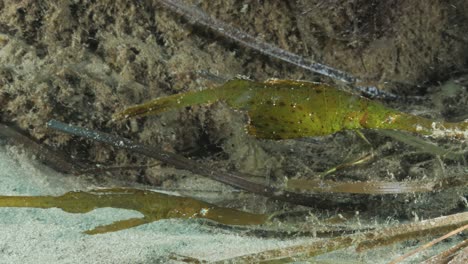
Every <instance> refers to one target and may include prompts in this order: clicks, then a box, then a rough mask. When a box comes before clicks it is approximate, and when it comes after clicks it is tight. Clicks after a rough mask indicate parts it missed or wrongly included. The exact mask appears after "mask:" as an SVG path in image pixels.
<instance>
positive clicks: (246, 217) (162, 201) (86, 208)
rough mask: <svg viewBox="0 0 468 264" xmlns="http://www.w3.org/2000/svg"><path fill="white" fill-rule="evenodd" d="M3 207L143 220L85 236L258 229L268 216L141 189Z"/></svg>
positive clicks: (3, 201) (33, 199)
mask: <svg viewBox="0 0 468 264" xmlns="http://www.w3.org/2000/svg"><path fill="white" fill-rule="evenodd" d="M0 207H33V208H60V209H62V210H63V211H65V212H69V213H87V212H90V211H92V210H94V209H97V208H104V207H112V208H122V209H128V210H135V211H138V212H140V213H142V214H143V217H142V218H131V219H127V220H121V221H116V222H114V223H112V224H109V225H104V226H98V227H96V228H94V229H92V230H88V231H85V232H84V233H86V234H89V235H93V234H101V233H107V232H114V231H119V230H123V229H128V228H132V227H135V226H139V225H142V224H147V223H151V222H154V221H157V220H160V219H167V218H206V219H210V220H213V221H216V222H219V223H222V224H226V225H258V224H262V223H264V222H265V221H266V220H267V215H263V214H252V213H247V212H242V211H239V210H235V209H230V208H223V207H218V206H215V205H212V204H209V203H205V202H202V201H198V200H195V199H192V198H186V197H179V196H172V195H168V194H163V193H158V192H153V191H145V190H139V189H126V188H115V189H102V190H94V191H89V192H84V191H78V192H68V193H66V194H64V195H62V196H0Z"/></svg>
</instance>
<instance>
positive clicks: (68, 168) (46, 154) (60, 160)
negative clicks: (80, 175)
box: [0, 123, 85, 173]
mask: <svg viewBox="0 0 468 264" xmlns="http://www.w3.org/2000/svg"><path fill="white" fill-rule="evenodd" d="M0 138H5V139H6V140H7V141H9V142H12V143H14V144H16V145H23V146H24V147H25V148H26V149H28V150H29V151H30V152H31V153H32V154H34V155H35V156H36V157H37V158H38V159H39V160H40V161H42V162H43V163H45V164H46V165H48V166H50V167H51V168H53V169H55V170H57V171H60V172H63V173H73V172H76V171H80V170H84V168H85V167H84V166H83V165H82V164H80V163H78V162H74V163H72V162H70V161H69V160H67V159H66V158H65V157H66V156H65V155H63V154H60V153H57V152H56V151H55V150H51V149H50V148H49V147H47V146H46V145H44V144H40V143H38V142H37V141H35V140H33V139H31V138H30V137H28V136H26V135H25V134H24V132H22V131H20V130H19V129H17V128H15V127H13V126H9V125H6V124H1V123H0Z"/></svg>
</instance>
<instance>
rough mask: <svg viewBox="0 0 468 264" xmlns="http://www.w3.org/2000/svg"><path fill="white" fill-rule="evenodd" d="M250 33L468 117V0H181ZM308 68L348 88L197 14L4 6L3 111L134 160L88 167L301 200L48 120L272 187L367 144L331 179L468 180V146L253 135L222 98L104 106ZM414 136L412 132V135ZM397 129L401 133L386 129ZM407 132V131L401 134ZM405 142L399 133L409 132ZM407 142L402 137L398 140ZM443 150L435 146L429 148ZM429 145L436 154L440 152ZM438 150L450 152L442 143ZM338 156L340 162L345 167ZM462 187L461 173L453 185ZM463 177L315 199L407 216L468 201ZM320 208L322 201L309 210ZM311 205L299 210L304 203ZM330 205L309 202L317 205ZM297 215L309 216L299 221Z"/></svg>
mask: <svg viewBox="0 0 468 264" xmlns="http://www.w3.org/2000/svg"><path fill="white" fill-rule="evenodd" d="M186 3H189V4H193V3H196V4H197V6H198V7H199V8H200V9H202V10H204V11H206V12H207V13H208V14H209V15H211V16H212V17H215V18H217V19H219V20H221V21H224V22H226V23H228V24H230V25H232V26H235V27H237V28H239V29H242V30H243V31H245V32H247V33H249V34H251V35H254V36H257V37H258V38H259V39H261V40H263V41H265V42H268V43H271V44H274V45H276V46H279V47H281V48H283V49H285V50H288V51H291V52H294V53H296V54H299V55H302V56H304V57H305V58H307V59H310V60H312V61H316V62H320V63H323V64H326V65H329V66H331V67H334V68H336V69H340V70H342V71H345V72H348V73H349V74H352V75H353V76H355V77H357V78H359V80H361V81H362V82H363V83H369V84H372V85H375V86H377V87H379V88H381V89H383V90H385V91H388V92H392V93H394V94H397V95H400V96H420V97H423V98H424V100H419V101H406V100H394V101H389V102H385V103H386V104H388V105H389V106H390V107H392V108H396V109H398V110H401V111H406V112H410V113H412V114H417V115H421V116H424V117H427V118H431V119H435V120H448V121H451V122H456V121H462V120H464V119H468V109H467V107H466V106H467V105H468V91H467V88H466V87H467V85H468V79H467V78H468V77H467V76H468V75H466V69H467V68H466V66H467V59H468V49H467V48H466V47H467V43H468V38H467V37H466V36H465V35H466V34H465V33H466V32H467V31H468V2H466V1H462V0H453V1H442V0H429V1H422V0H418V1H377V0H350V1H305V0H299V1H234V0H227V1H218V0H216V1H187V2H186ZM239 75H242V76H248V77H249V78H251V79H254V80H259V81H264V80H266V79H268V78H280V79H301V80H310V81H322V82H327V83H328V84H330V85H338V86H342V84H340V83H338V82H335V81H334V80H332V79H330V78H324V77H321V76H320V75H317V74H314V73H311V72H308V71H306V70H304V69H301V68H298V67H295V66H292V65H290V64H287V63H285V62H281V61H279V60H277V59H273V58H269V57H268V56H265V55H262V54H260V53H259V52H256V51H253V50H251V49H249V48H246V47H244V46H242V45H239V44H236V43H233V42H232V41H230V40H229V39H226V38H223V37H222V36H221V35H220V34H217V33H214V32H213V31H211V30H208V29H206V28H204V27H203V26H199V25H193V21H190V20H189V19H185V18H183V17H181V16H180V15H178V14H175V13H173V12H171V11H170V10H168V9H166V8H163V7H162V6H161V4H160V3H158V1H108V0H103V1H69V0H64V1H31V0H26V1H12V0H6V1H2V2H0V104H1V108H0V122H2V123H8V124H15V125H16V126H18V127H19V128H21V129H23V130H24V131H26V132H27V133H28V134H30V135H31V136H32V137H33V138H34V139H35V140H36V141H37V142H40V143H42V144H45V145H47V146H49V147H50V148H52V149H58V150H60V151H62V152H65V153H67V154H68V155H69V156H70V157H73V159H74V160H75V161H76V162H77V163H80V164H82V163H84V164H101V165H107V166H133V165H142V167H141V168H140V169H138V170H125V171H120V172H115V171H113V172H112V174H111V175H102V174H100V175H97V176H98V177H99V181H101V183H102V184H103V185H105V183H106V177H112V178H115V179H118V180H122V181H125V182H128V184H129V185H131V184H132V183H136V182H138V183H144V184H148V185H153V186H158V187H163V188H168V189H184V190H185V191H186V192H185V194H187V195H192V196H198V197H199V198H202V199H205V200H207V201H209V202H215V203H217V204H219V205H222V206H234V207H238V208H243V209H246V210H249V211H251V212H257V213H271V212H275V211H279V210H286V211H293V210H294V211H297V210H298V209H299V208H295V207H294V206H292V205H289V204H284V203H281V202H277V201H273V200H270V199H267V198H263V197H261V196H254V198H252V196H251V195H249V194H246V193H241V194H239V193H238V192H235V191H233V189H230V187H229V188H228V187H226V186H224V185H222V184H219V183H215V182H213V181H210V180H207V179H204V178H200V177H198V176H195V175H194V174H192V173H190V172H187V171H182V170H176V169H174V168H173V167H171V166H166V165H165V164H158V165H157V166H146V165H153V164H154V160H151V159H150V158H148V157H144V156H141V155H138V154H135V153H133V152H131V151H128V150H124V149H117V148H112V147H109V146H106V145H104V144H100V143H96V142H93V141H88V140H85V139H80V138H78V137H73V136H70V135H68V134H63V133H60V132H56V131H52V130H48V129H47V127H46V123H47V121H48V120H50V119H58V120H61V121H64V122H66V123H71V124H74V125H78V126H81V127H87V128H90V129H95V130H99V131H103V132H107V133H111V134H116V135H119V136H122V137H126V138H129V139H132V140H135V141H138V142H140V143H143V144H147V145H151V146H158V147H159V148H161V149H163V150H165V151H169V152H176V153H178V154H180V155H183V156H185V157H188V158H190V159H191V160H193V161H196V162H198V163H200V164H202V165H205V166H211V167H216V168H218V169H219V170H225V171H231V172H235V171H238V172H241V173H246V174H251V175H257V176H258V177H253V178H252V179H251V180H253V181H256V182H261V183H266V184H269V185H271V186H274V187H275V188H283V187H285V186H286V183H287V181H286V179H287V178H290V179H311V180H314V181H316V180H318V179H319V178H318V175H320V174H323V173H324V172H326V171H327V170H329V169H331V168H334V167H336V166H339V165H340V164H349V163H353V161H354V160H357V159H359V158H360V157H364V156H366V155H369V153H372V154H373V159H372V162H370V163H369V162H366V163H364V164H359V165H354V166H340V169H339V170H337V171H336V172H334V173H331V174H327V175H326V176H324V177H325V179H326V180H333V181H337V182H358V181H360V182H362V181H372V182H376V181H401V182H405V181H416V180H424V181H432V180H434V181H438V180H440V179H443V178H450V177H455V178H458V179H462V180H463V179H465V180H466V177H467V174H468V171H467V167H468V165H467V154H466V149H467V142H466V141H465V142H463V141H457V140H455V139H446V140H445V139H443V140H437V141H434V140H430V139H424V140H421V138H416V137H415V136H413V135H410V134H408V135H407V136H403V137H404V139H401V137H402V136H401V135H389V134H385V135H383V134H381V133H378V132H376V131H363V133H364V135H365V136H366V138H367V140H368V141H369V142H370V145H369V144H368V143H367V142H366V141H364V140H363V139H362V138H361V137H360V136H359V135H357V134H355V133H353V132H340V133H337V134H334V135H331V136H326V137H317V138H306V139H300V140H282V141H271V140H259V139H256V138H254V137H252V136H249V135H248V134H247V133H246V132H245V124H246V121H247V120H246V119H247V117H246V116H245V115H244V113H242V112H237V111H233V110H231V109H230V108H229V107H227V106H226V105H225V104H223V103H216V104H214V105H211V106H204V105H201V106H194V107H191V108H187V109H184V110H180V111H171V112H167V113H164V114H161V115H158V116H151V117H144V118H141V119H133V120H130V121H113V120H112V115H113V114H114V113H115V112H118V111H121V110H123V109H124V108H126V107H129V106H131V105H134V104H139V103H142V102H144V101H147V100H149V99H151V98H155V97H159V96H166V95H170V94H175V93H179V92H185V91H195V90H199V89H204V88H212V87H214V86H216V85H219V84H220V83H223V82H224V81H226V80H229V79H232V78H235V77H236V76H239ZM412 137H415V138H414V140H413V139H411V138H412ZM395 138H396V139H395ZM398 138H400V140H397V139H398ZM405 140H406V141H405ZM402 141H405V142H402ZM435 145H436V147H434V146H435ZM434 148H435V149H434ZM444 150H446V152H447V155H444V154H441V153H444ZM341 167H343V168H341ZM455 182H459V180H457V181H455ZM467 193H468V192H467V188H466V185H465V186H463V185H462V186H460V187H456V186H453V187H452V188H449V189H446V190H441V191H436V192H429V193H417V194H401V195H361V194H329V193H324V194H321V195H323V196H324V197H326V199H324V200H327V201H329V200H330V199H332V200H333V199H334V200H336V206H335V205H334V204H333V203H330V204H329V212H335V211H336V212H337V211H343V210H344V211H346V209H349V208H340V206H338V205H339V204H346V203H347V202H348V201H352V202H353V203H354V204H361V205H365V208H366V210H364V211H361V212H360V216H361V220H366V217H367V218H368V219H367V220H371V219H372V221H374V219H377V220H384V219H387V218H395V219H402V220H405V219H414V218H418V217H419V218H421V217H424V218H427V217H434V216H439V215H442V214H448V213H454V212H460V211H463V210H465V209H466V196H467ZM317 207H322V206H317ZM302 209H304V208H302ZM323 212H324V211H321V210H317V211H314V213H316V214H317V215H318V216H321V215H322V213H323ZM293 220H297V221H304V218H299V220H298V219H293Z"/></svg>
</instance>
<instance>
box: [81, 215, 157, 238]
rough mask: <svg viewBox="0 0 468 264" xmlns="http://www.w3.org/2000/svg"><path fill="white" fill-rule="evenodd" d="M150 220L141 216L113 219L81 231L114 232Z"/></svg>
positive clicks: (88, 232) (89, 233)
mask: <svg viewBox="0 0 468 264" xmlns="http://www.w3.org/2000/svg"><path fill="white" fill-rule="evenodd" d="M150 222H152V220H150V219H148V218H146V217H143V218H130V219H126V220H120V221H115V222H113V223H112V224H109V225H102V226H97V227H95V228H94V229H90V230H87V231H84V232H83V233H85V234H88V235H96V234H104V233H109V232H115V231H120V230H125V229H129V228H132V227H136V226H139V225H143V224H147V223H150Z"/></svg>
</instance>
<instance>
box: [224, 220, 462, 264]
mask: <svg viewBox="0 0 468 264" xmlns="http://www.w3.org/2000/svg"><path fill="white" fill-rule="evenodd" d="M467 224H468V213H458V214H453V215H449V216H442V217H437V218H433V219H428V220H424V221H421V222H417V223H411V224H401V225H397V226H392V227H388V228H383V229H379V230H372V231H368V232H363V233H358V234H353V235H346V236H340V237H335V238H331V239H324V240H319V241H313V242H307V243H303V244H300V245H295V246H291V247H285V248H278V249H272V250H266V251H262V252H258V253H253V254H247V255H243V256H238V257H234V258H231V259H223V260H221V261H219V262H216V263H226V262H228V263H244V262H246V263H247V262H248V263H252V262H255V263H256V262H261V261H269V260H285V259H286V260H287V259H289V258H291V257H293V258H294V259H295V260H296V261H298V260H301V259H302V260H305V259H310V258H311V257H313V256H317V255H320V254H324V253H327V252H332V251H335V250H339V249H343V248H346V247H349V246H352V245H357V247H356V250H357V251H358V252H360V251H362V250H367V249H370V248H374V247H379V246H384V245H390V244H393V243H397V242H400V241H404V240H408V239H414V238H417V237H423V236H428V235H437V234H440V233H443V232H447V231H448V230H452V229H454V228H458V227H460V226H464V225H467Z"/></svg>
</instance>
